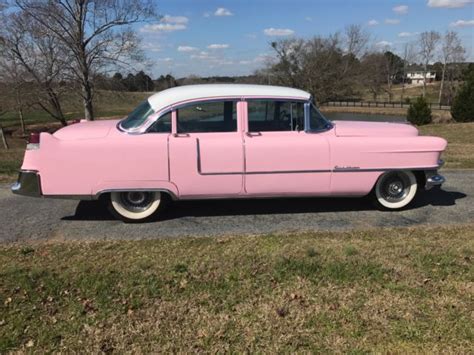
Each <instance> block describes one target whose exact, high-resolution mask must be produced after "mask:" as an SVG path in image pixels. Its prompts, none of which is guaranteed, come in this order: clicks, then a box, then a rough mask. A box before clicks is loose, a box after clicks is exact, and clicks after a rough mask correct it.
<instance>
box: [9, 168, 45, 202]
mask: <svg viewBox="0 0 474 355" xmlns="http://www.w3.org/2000/svg"><path fill="white" fill-rule="evenodd" d="M11 192H13V193H14V194H16V195H22V196H29V197H41V196H42V193H41V180H40V176H39V174H38V172H37V171H36V170H21V171H20V173H19V175H18V180H17V182H16V183H15V184H13V186H12V187H11Z"/></svg>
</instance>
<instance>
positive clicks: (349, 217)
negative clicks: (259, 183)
mask: <svg viewBox="0 0 474 355" xmlns="http://www.w3.org/2000/svg"><path fill="white" fill-rule="evenodd" d="M443 174H444V175H445V177H446V178H447V183H446V184H445V185H444V186H443V188H442V189H435V190H432V191H430V192H429V193H427V194H425V195H423V196H422V197H421V198H419V199H418V201H417V203H416V205H415V206H414V207H413V208H412V209H410V210H407V211H402V212H379V211H376V210H374V209H373V208H372V206H371V204H370V202H368V201H367V200H365V199H271V200H236V201H230V200H218V201H215V200H214V201H188V202H179V203H175V204H174V205H172V206H171V208H169V209H168V210H167V211H166V212H165V214H164V215H163V216H162V218H161V220H160V221H159V222H153V223H147V224H124V223H122V222H119V221H116V220H114V219H113V218H112V217H110V215H109V214H108V212H107V211H106V210H105V209H104V208H103V207H102V205H101V204H100V203H99V202H96V201H87V202H86V201H84V202H78V201H67V200H53V199H35V198H26V197H19V196H15V195H13V194H12V193H11V192H10V190H9V187H8V186H5V185H4V186H2V187H0V242H12V241H23V240H47V239H55V240H90V239H96V240H101V239H109V240H116V239H143V238H165V237H178V236H211V235H212V236H215V235H242V234H244V235H245V234H260V233H271V232H276V233H282V232H292V231H315V230H347V229H361V228H370V227H393V226H414V225H441V224H442V225H447V224H448V225H449V224H460V223H472V222H474V171H473V170H470V171H469V170H464V171H444V172H443Z"/></svg>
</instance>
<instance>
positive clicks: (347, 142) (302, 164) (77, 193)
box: [12, 84, 447, 222]
mask: <svg viewBox="0 0 474 355" xmlns="http://www.w3.org/2000/svg"><path fill="white" fill-rule="evenodd" d="M31 138H32V139H31V140H30V143H29V144H28V146H27V149H26V152H25V157H24V161H23V165H22V167H21V171H20V174H19V178H18V181H17V183H16V184H15V185H14V186H13V187H12V191H13V192H14V193H16V194H20V195H26V196H36V197H54V198H71V199H79V200H92V199H101V200H104V201H106V202H107V204H108V206H109V208H110V210H111V212H112V213H113V214H114V215H115V216H116V217H117V218H120V219H122V220H124V221H127V222H134V221H143V220H146V219H150V218H151V217H152V216H156V215H157V214H158V213H159V212H160V211H161V210H162V209H163V207H164V205H165V203H166V202H167V201H170V200H189V199H214V198H266V197H273V198H275V197H289V196H291V197H308V196H325V197H327V196H331V197H362V196H366V195H369V194H370V195H371V196H372V197H373V200H374V202H375V204H376V205H377V206H378V207H380V208H382V209H388V210H397V209H402V208H405V207H406V206H408V205H409V204H410V203H411V202H412V201H413V200H414V198H415V195H416V194H417V192H420V191H421V190H424V189H430V188H431V187H433V186H435V185H441V184H442V183H443V182H444V178H443V177H442V176H441V175H439V174H438V169H439V168H440V167H441V165H442V160H440V156H441V154H442V152H443V151H444V150H445V148H446V145H447V143H446V141H445V140H444V139H442V138H438V137H427V136H419V135H418V130H417V129H416V128H415V127H414V126H412V125H410V124H406V123H385V122H382V123H381V122H352V121H333V122H331V121H329V120H327V119H326V118H325V117H324V116H323V115H322V114H321V112H320V111H319V110H318V108H317V107H316V106H315V104H314V102H313V99H312V97H311V95H310V94H309V93H307V92H305V91H301V90H297V89H292V88H285V87H276V86H260V85H223V84H219V85H217V84H216V85H214V84H212V85H191V86H182V87H176V88H172V89H168V90H165V91H162V92H159V93H157V94H154V95H152V96H151V97H149V98H148V99H147V100H146V101H144V102H142V103H141V104H140V105H139V106H138V107H137V108H136V109H135V110H134V111H133V112H132V113H130V114H129V115H128V117H126V118H124V119H122V120H99V121H89V122H87V121H81V122H80V123H76V124H72V125H69V126H67V127H64V128H62V129H59V130H58V131H56V132H55V133H54V134H49V133H41V134H40V135H39V136H32V137H31ZM314 203H318V201H315V202H314Z"/></svg>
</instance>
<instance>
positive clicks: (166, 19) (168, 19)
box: [160, 15, 189, 25]
mask: <svg viewBox="0 0 474 355" xmlns="http://www.w3.org/2000/svg"><path fill="white" fill-rule="evenodd" d="M160 22H162V23H174V24H182V25H185V24H187V23H188V22H189V19H188V18H187V17H185V16H170V15H165V16H163V18H162V19H161V20H160Z"/></svg>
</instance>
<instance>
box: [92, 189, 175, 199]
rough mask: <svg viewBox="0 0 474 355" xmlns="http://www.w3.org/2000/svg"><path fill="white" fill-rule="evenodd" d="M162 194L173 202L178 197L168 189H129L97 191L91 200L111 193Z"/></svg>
mask: <svg viewBox="0 0 474 355" xmlns="http://www.w3.org/2000/svg"><path fill="white" fill-rule="evenodd" d="M134 191H137V192H164V193H166V194H168V195H169V196H170V197H171V199H172V200H173V201H176V200H178V196H176V194H175V193H174V192H172V191H171V190H168V189H161V188H156V189H150V188H130V189H106V190H101V191H98V192H97V193H96V194H95V195H92V199H93V200H98V199H99V198H100V196H102V195H104V194H108V193H111V192H134Z"/></svg>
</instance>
